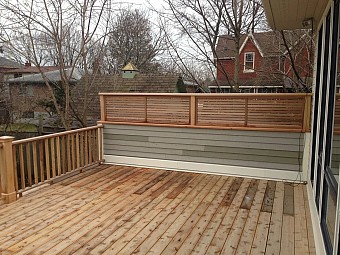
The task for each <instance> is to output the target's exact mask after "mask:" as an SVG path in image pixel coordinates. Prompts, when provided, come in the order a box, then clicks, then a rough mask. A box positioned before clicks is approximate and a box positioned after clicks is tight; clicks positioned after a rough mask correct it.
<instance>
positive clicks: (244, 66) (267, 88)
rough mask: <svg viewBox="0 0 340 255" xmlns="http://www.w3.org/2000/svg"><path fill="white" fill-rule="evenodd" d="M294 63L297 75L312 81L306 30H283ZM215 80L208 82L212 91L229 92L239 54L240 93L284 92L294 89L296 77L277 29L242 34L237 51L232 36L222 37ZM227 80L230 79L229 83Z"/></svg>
mask: <svg viewBox="0 0 340 255" xmlns="http://www.w3.org/2000/svg"><path fill="white" fill-rule="evenodd" d="M285 37H286V41H287V44H288V46H289V49H290V51H291V52H292V53H293V57H294V59H295V66H296V69H297V71H298V73H299V75H300V77H301V78H302V79H303V80H304V81H305V82H306V83H307V84H311V77H312V66H311V63H312V57H313V56H312V54H311V53H310V52H309V51H308V46H309V47H310V42H311V37H310V35H309V34H308V32H306V31H305V30H299V31H294V32H285ZM216 54H217V59H216V61H217V63H218V64H217V80H216V81H214V82H213V83H212V84H210V86H209V88H210V91H211V92H231V88H230V84H229V82H230V83H231V84H233V81H234V78H235V56H236V54H239V57H240V66H239V73H238V75H239V86H240V91H241V92H248V93H262V92H267V93H271V92H285V91H291V90H292V89H293V88H294V84H295V83H294V81H296V80H297V79H296V77H295V75H294V72H293V71H292V65H291V62H290V58H289V54H288V51H287V48H286V47H285V46H284V45H283V40H282V37H281V35H280V33H279V32H277V31H272V32H261V33H253V34H248V35H243V36H242V37H241V47H240V50H239V52H236V48H235V42H234V38H233V37H232V36H231V35H224V36H221V37H220V38H219V40H218V43H217V46H216ZM228 80H229V82H228Z"/></svg>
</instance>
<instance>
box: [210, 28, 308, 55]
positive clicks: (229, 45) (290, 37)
mask: <svg viewBox="0 0 340 255" xmlns="http://www.w3.org/2000/svg"><path fill="white" fill-rule="evenodd" d="M284 33H285V38H286V40H287V43H288V45H289V46H293V45H294V44H295V43H296V42H297V41H298V40H299V39H300V38H302V36H303V35H306V31H305V30H297V31H285V32H284ZM248 37H249V39H250V40H255V42H254V43H255V45H257V47H258V48H259V50H260V51H261V52H262V53H263V55H264V56H278V55H280V54H283V53H284V52H285V51H286V49H285V47H284V46H283V45H282V38H281V35H280V32H278V31H271V32H261V33H253V34H249V35H242V36H241V41H240V47H241V46H242V44H243V43H244V41H245V40H246V39H247V38H248ZM216 53H217V56H218V57H219V58H233V57H235V54H236V50H235V42H234V40H233V37H232V36H231V35H222V36H220V38H219V40H218V42H217V46H216Z"/></svg>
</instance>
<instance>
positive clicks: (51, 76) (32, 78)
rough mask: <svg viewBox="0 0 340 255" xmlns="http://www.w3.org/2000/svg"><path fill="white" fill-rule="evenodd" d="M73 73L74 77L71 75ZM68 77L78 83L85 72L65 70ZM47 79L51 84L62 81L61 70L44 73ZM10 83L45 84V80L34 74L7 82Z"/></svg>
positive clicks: (38, 74) (39, 74)
mask: <svg viewBox="0 0 340 255" xmlns="http://www.w3.org/2000/svg"><path fill="white" fill-rule="evenodd" d="M71 71H72V75H71ZM65 74H66V77H67V78H69V81H70V82H76V81H79V80H80V79H81V77H82V76H83V72H82V71H81V70H79V69H77V68H75V69H73V70H71V69H70V68H68V69H66V70H65ZM44 75H45V77H46V78H47V79H48V80H49V81H50V82H58V81H61V78H60V70H52V71H46V72H44ZM7 82H8V83H28V82H29V83H44V82H45V79H44V78H43V76H42V75H41V73H34V74H29V75H24V76H22V77H17V78H11V79H8V80H7Z"/></svg>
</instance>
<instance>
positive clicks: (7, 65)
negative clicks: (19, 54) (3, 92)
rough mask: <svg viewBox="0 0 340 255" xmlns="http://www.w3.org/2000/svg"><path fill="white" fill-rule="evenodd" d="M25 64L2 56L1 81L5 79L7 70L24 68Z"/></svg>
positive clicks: (0, 62) (0, 58) (0, 59)
mask: <svg viewBox="0 0 340 255" xmlns="http://www.w3.org/2000/svg"><path fill="white" fill-rule="evenodd" d="M22 67H23V66H22V65H21V64H19V63H17V62H15V61H13V60H10V59H7V58H4V57H0V82H3V81H4V76H5V74H6V73H7V72H11V71H12V70H16V69H18V68H22Z"/></svg>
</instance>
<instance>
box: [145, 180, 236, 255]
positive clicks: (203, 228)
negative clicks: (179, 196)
mask: <svg viewBox="0 0 340 255" xmlns="http://www.w3.org/2000/svg"><path fill="white" fill-rule="evenodd" d="M227 178H228V180H227V181H226V182H225V183H224V186H223V187H222V188H221V190H220V192H219V193H218V194H217V197H216V199H214V200H213V201H212V203H211V205H210V206H209V208H208V209H207V210H206V211H205V212H204V214H203V215H202V217H201V218H200V220H199V221H198V222H197V224H196V225H195V226H194V227H193V228H192V230H191V232H190V234H189V235H188V237H187V238H186V239H185V240H184V242H185V245H182V246H181V247H180V248H179V250H178V251H177V254H179V255H180V254H183V255H186V254H190V253H192V251H193V249H194V248H195V245H196V244H197V242H198V240H199V239H200V237H201V236H202V235H203V234H204V233H206V232H207V231H209V230H208V229H207V226H208V224H209V223H210V222H211V220H212V219H213V217H214V216H215V215H216V214H217V212H218V208H219V206H220V204H221V201H222V200H223V198H224V197H225V195H226V193H227V192H228V190H229V188H230V185H231V184H232V182H233V179H234V178H233V177H227ZM139 249H140V250H139V253H140V254H143V253H145V252H146V251H145V250H143V249H142V247H139Z"/></svg>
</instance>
